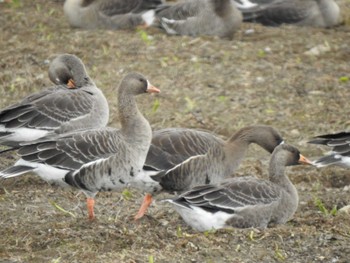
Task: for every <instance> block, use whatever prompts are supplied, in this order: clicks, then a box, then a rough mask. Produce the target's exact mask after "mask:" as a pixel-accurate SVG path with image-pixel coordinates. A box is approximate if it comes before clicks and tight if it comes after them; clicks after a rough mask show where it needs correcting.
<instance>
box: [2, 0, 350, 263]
mask: <svg viewBox="0 0 350 263" xmlns="http://www.w3.org/2000/svg"><path fill="white" fill-rule="evenodd" d="M339 4H340V5H341V8H342V11H343V13H344V19H345V24H344V25H341V26H339V27H337V28H333V29H319V28H302V27H294V26H282V27H279V28H268V27H263V26H259V25H254V24H244V25H243V26H242V27H241V29H240V31H239V32H238V33H237V35H236V36H235V38H234V39H233V40H232V41H227V40H222V39H218V38H211V37H201V38H191V37H180V36H167V35H165V34H164V33H163V32H161V31H160V30H158V29H156V28H150V29H146V30H136V31H103V30H99V31H83V30H78V29H72V28H70V26H69V25H68V23H67V21H66V20H65V18H64V16H63V9H62V1H45V0H35V1H21V0H17V1H13V3H12V4H6V3H1V2H0V27H1V34H0V107H1V108H3V107H5V106H7V105H10V104H12V103H14V102H16V101H17V100H19V99H20V98H22V97H24V96H26V95H28V94H30V93H32V92H35V91H39V90H41V89H43V88H45V87H48V86H49V85H51V83H50V81H49V78H48V76H47V70H48V64H49V62H50V61H51V60H52V58H53V57H55V56H56V55H57V54H60V53H73V54H75V55H77V56H79V57H80V58H81V59H82V60H83V61H84V63H85V65H86V67H87V70H88V72H89V74H90V76H91V77H92V78H93V79H94V81H95V83H96V84H97V86H98V87H100V88H101V89H102V90H103V92H104V93H105V94H106V97H107V99H108V100H109V103H110V109H111V117H110V122H109V125H110V126H112V127H118V117H117V114H116V92H115V91H116V87H117V86H118V85H119V82H120V80H121V78H122V77H123V76H125V75H126V74H127V72H130V71H138V72H141V73H143V74H144V75H146V76H147V77H148V79H149V80H150V82H151V83H152V84H153V85H155V86H157V87H158V88H159V89H161V93H160V94H159V95H156V96H140V97H139V98H138V103H139V107H140V109H141V111H142V112H143V113H144V114H145V116H146V117H147V119H148V120H149V122H150V123H151V126H152V128H153V129H154V130H156V129H160V128H165V127H189V128H198V129H206V130H209V131H212V132H215V133H217V134H219V135H220V136H222V137H224V138H227V137H228V136H230V135H231V134H233V133H234V131H236V130H238V129H239V128H241V127H244V126H246V125H251V124H268V125H272V126H274V127H276V128H277V129H278V130H279V131H280V132H281V134H282V135H283V137H284V139H285V141H286V142H288V143H290V144H292V145H294V146H296V147H298V148H299V150H300V151H301V152H302V154H303V155H305V156H306V157H308V158H309V159H312V160H314V159H316V158H317V157H320V156H322V155H324V154H325V153H326V152H327V151H328V150H329V149H327V148H325V147H320V146H316V145H310V144H308V143H307V141H308V140H309V139H311V138H312V137H313V136H316V135H319V134H324V133H330V132H336V131H341V130H346V129H349V128H350V119H349V116H350V107H349V106H348V105H349V99H350V92H349V89H350V45H349V43H350V18H349V15H348V14H350V1H349V0H340V2H339ZM15 160H16V153H15V152H9V153H6V154H3V155H2V156H1V157H0V168H1V169H3V168H5V167H7V166H9V165H11V164H13V163H14V162H15ZM268 160H269V155H268V154H267V153H266V152H264V151H263V150H261V149H260V148H258V147H257V146H255V145H252V147H250V149H249V152H248V156H247V158H246V159H245V161H244V163H243V164H242V166H241V168H240V169H239V170H238V172H237V174H236V175H235V176H241V175H246V174H253V175H255V176H258V177H266V176H267V165H268ZM288 175H289V177H290V178H291V180H292V182H293V183H294V184H295V185H296V187H297V189H298V191H299V197H300V204H299V208H298V210H297V212H296V214H295V215H294V217H293V219H292V220H290V221H289V222H288V223H287V224H286V225H282V226H277V227H275V228H269V229H265V230H258V229H230V230H220V231H216V232H214V231H213V232H207V233H197V232H195V231H194V230H192V229H191V228H190V227H188V226H186V225H185V223H184V222H183V221H182V220H181V218H180V217H179V216H178V215H177V214H176V213H175V212H174V210H172V208H171V207H170V206H169V205H167V204H164V203H161V202H159V201H156V202H155V203H154V204H153V205H152V206H151V208H150V210H149V211H148V214H147V216H145V217H144V218H142V219H141V220H140V221H138V222H134V221H133V216H134V214H135V213H136V212H137V209H138V207H139V205H140V203H141V201H142V198H143V193H141V192H137V191H135V190H133V189H127V190H125V191H124V192H123V193H99V194H98V196H97V198H96V216H97V219H96V220H95V221H93V222H89V221H88V220H87V214H86V207H85V198H84V195H83V194H78V192H77V191H73V190H62V189H57V188H54V187H51V186H49V185H48V184H47V183H45V182H43V181H41V180H40V178H38V177H36V176H34V175H26V176H23V177H18V178H13V179H8V180H5V181H0V211H1V216H0V222H1V228H0V262H52V263H53V262H55V263H58V262H130V263H131V262H149V263H152V262H169V263H170V262H208V263H209V262H294V263H296V262H334V263H335V262H344V263H345V262H349V261H350V256H349V255H350V214H347V213H346V212H343V211H339V210H340V209H341V208H343V207H344V206H347V205H350V174H349V170H346V169H342V168H339V167H327V168H322V169H317V168H315V167H305V166H296V167H291V168H289V169H288ZM164 197H166V195H165V194H163V195H159V196H157V197H156V198H157V200H160V199H162V198H164Z"/></svg>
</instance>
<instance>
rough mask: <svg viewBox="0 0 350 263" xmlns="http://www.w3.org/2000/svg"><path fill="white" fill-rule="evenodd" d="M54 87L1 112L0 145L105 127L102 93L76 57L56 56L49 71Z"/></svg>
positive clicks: (67, 55) (105, 116)
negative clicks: (53, 134) (52, 134)
mask: <svg viewBox="0 0 350 263" xmlns="http://www.w3.org/2000/svg"><path fill="white" fill-rule="evenodd" d="M49 77H50V79H51V81H53V82H54V83H55V84H56V85H55V86H52V87H49V88H47V89H45V90H42V91H40V92H37V93H34V94H32V95H30V96H28V97H26V98H24V99H23V100H22V101H20V102H18V103H16V104H14V105H11V106H9V107H7V108H5V109H3V110H1V111H0V144H1V145H6V146H13V147H16V146H18V145H19V143H21V142H26V141H33V140H36V139H39V138H41V137H44V136H47V135H48V134H50V133H63V132H68V131H73V130H76V129H82V128H98V127H104V126H106V124H107V122H108V116H109V108H108V103H107V100H106V98H105V97H104V95H103V93H102V91H101V90H100V89H98V88H97V87H96V85H95V83H94V82H93V81H92V80H91V78H90V77H89V76H88V74H87V73H86V70H85V67H84V64H83V62H82V61H81V60H80V59H79V58H78V57H76V56H74V55H70V54H63V55H59V56H57V57H56V58H55V59H54V60H53V61H52V63H51V64H50V68H49Z"/></svg>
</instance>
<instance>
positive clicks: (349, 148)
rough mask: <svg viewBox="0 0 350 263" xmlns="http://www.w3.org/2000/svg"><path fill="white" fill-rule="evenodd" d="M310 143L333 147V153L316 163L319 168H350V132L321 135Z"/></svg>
mask: <svg viewBox="0 0 350 263" xmlns="http://www.w3.org/2000/svg"><path fill="white" fill-rule="evenodd" d="M309 143H312V144H321V145H326V146H329V147H332V151H331V153H329V154H328V155H326V156H323V157H321V158H320V159H318V160H316V161H314V164H315V165H316V166H317V167H323V166H327V165H338V166H342V167H347V168H349V167H350V132H339V133H334V134H325V135H319V136H317V137H315V138H314V139H313V140H311V141H309Z"/></svg>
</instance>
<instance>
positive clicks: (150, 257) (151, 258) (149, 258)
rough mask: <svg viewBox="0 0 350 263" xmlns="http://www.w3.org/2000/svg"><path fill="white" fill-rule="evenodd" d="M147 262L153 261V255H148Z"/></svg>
mask: <svg viewBox="0 0 350 263" xmlns="http://www.w3.org/2000/svg"><path fill="white" fill-rule="evenodd" d="M148 263H154V258H153V255H150V256H148Z"/></svg>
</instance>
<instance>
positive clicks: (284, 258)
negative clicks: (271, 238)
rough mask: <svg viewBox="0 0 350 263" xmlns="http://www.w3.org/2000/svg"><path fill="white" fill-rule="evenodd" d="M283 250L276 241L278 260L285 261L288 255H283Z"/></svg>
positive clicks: (276, 256)
mask: <svg viewBox="0 0 350 263" xmlns="http://www.w3.org/2000/svg"><path fill="white" fill-rule="evenodd" d="M283 254H284V253H283V251H281V249H280V248H279V247H278V244H277V243H275V258H276V259H277V260H278V261H285V260H286V257H285V256H284V255H283Z"/></svg>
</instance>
